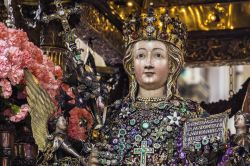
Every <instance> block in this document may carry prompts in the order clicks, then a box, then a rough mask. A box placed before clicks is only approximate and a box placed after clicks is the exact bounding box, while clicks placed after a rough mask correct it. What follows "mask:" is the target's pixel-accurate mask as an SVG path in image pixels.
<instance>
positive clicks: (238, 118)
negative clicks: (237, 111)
mask: <svg viewBox="0 0 250 166" xmlns="http://www.w3.org/2000/svg"><path fill="white" fill-rule="evenodd" d="M234 121H235V127H236V128H243V127H246V123H245V118H244V116H243V115H235V119H234Z"/></svg>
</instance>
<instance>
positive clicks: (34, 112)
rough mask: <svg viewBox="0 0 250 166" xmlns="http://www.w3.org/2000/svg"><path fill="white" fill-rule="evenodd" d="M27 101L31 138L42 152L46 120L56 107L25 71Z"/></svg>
mask: <svg viewBox="0 0 250 166" xmlns="http://www.w3.org/2000/svg"><path fill="white" fill-rule="evenodd" d="M24 74H25V80H26V91H27V94H28V97H27V100H28V103H29V106H30V108H31V109H30V112H29V113H30V116H31V127H32V132H33V137H34V139H35V141H36V144H37V145H38V148H39V150H41V151H44V150H45V147H46V140H47V135H48V126H47V121H48V118H49V117H50V116H51V115H52V114H53V113H54V112H55V110H56V107H55V105H54V103H53V102H52V100H51V98H50V96H49V94H48V93H47V92H46V91H45V90H44V89H43V88H42V87H41V86H40V85H39V82H38V80H37V79H36V77H35V76H34V75H32V74H31V73H30V72H29V71H27V70H26V71H25V73H24Z"/></svg>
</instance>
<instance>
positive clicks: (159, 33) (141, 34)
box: [123, 4, 187, 50]
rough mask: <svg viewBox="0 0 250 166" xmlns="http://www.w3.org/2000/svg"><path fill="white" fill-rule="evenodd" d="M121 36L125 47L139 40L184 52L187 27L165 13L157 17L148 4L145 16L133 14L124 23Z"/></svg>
mask: <svg viewBox="0 0 250 166" xmlns="http://www.w3.org/2000/svg"><path fill="white" fill-rule="evenodd" d="M123 35H124V36H123V39H124V41H125V46H126V47H127V46H128V45H130V44H131V43H134V42H136V41H139V40H160V41H163V42H169V43H172V44H173V45H175V46H176V47H178V48H179V49H181V50H184V49H185V45H186V39H187V27H186V26H185V24H183V23H182V22H181V21H180V20H179V18H178V17H177V18H171V17H170V16H169V14H168V12H167V11H166V12H165V13H164V14H161V15H158V16H157V15H156V14H155V11H154V8H153V4H150V6H149V8H148V10H147V13H146V14H144V15H139V14H133V15H131V16H130V17H129V18H128V19H127V20H126V21H125V23H124V26H123Z"/></svg>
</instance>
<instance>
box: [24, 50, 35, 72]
mask: <svg viewBox="0 0 250 166" xmlns="http://www.w3.org/2000/svg"><path fill="white" fill-rule="evenodd" d="M22 54H23V56H22V64H21V66H22V68H30V67H31V66H32V65H34V63H35V60H34V59H33V58H32V55H31V54H30V52H29V51H28V50H23V51H22Z"/></svg>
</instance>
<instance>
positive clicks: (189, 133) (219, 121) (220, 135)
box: [183, 113, 228, 149]
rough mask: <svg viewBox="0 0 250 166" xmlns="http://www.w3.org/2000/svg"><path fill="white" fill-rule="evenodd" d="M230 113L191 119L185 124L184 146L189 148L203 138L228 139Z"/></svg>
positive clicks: (222, 140)
mask: <svg viewBox="0 0 250 166" xmlns="http://www.w3.org/2000/svg"><path fill="white" fill-rule="evenodd" d="M227 121H228V114H227V113H222V114H217V115H211V116H209V117H207V118H195V119H189V120H188V121H187V122H186V123H185V125H184V133H183V148H184V149H187V148H188V147H189V146H190V145H193V144H194V143H195V142H199V141H201V140H202V139H203V138H208V139H212V138H217V139H219V140H220V142H221V143H225V142H226V139H227Z"/></svg>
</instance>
